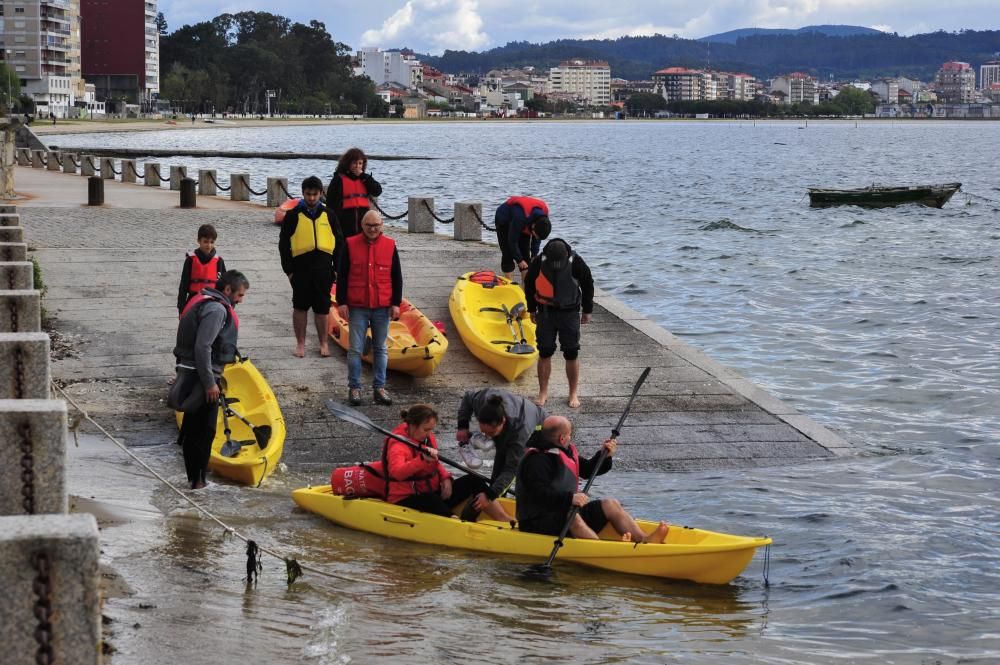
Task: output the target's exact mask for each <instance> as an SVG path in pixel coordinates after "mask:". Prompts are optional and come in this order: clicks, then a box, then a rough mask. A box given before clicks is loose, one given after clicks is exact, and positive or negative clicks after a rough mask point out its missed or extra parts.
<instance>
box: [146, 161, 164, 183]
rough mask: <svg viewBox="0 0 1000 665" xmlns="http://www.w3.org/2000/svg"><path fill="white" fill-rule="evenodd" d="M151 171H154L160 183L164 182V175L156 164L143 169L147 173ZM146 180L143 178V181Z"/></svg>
mask: <svg viewBox="0 0 1000 665" xmlns="http://www.w3.org/2000/svg"><path fill="white" fill-rule="evenodd" d="M150 169H152V170H153V173H155V174H156V177H157V178H159V179H160V182H163V174H162V173H160V167H159V166H156V165H155V164H146V168H145V169H143V170H144V171H146V172H148V171H149V170H150ZM145 179H146V178H145V177H143V180H145Z"/></svg>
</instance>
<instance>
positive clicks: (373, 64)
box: [354, 46, 424, 88]
mask: <svg viewBox="0 0 1000 665" xmlns="http://www.w3.org/2000/svg"><path fill="white" fill-rule="evenodd" d="M357 60H358V66H357V67H356V68H355V70H354V73H355V74H356V75H358V76H367V77H368V78H370V79H371V80H372V82H373V83H375V85H376V86H380V85H383V84H385V83H398V84H400V85H405V86H406V87H407V88H416V87H417V86H419V85H420V84H421V83H423V81H424V67H423V65H422V64H421V63H420V61H419V60H417V59H416V58H415V57H414V56H413V55H412V54H410V53H403V52H401V51H382V50H380V49H379V48H378V47H375V46H368V47H365V48H363V49H361V50H360V51H358V54H357Z"/></svg>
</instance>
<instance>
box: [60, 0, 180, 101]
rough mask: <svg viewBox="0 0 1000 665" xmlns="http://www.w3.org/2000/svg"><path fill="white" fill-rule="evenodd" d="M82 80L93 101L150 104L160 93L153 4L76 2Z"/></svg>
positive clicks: (144, 0) (145, 0) (143, 0)
mask: <svg viewBox="0 0 1000 665" xmlns="http://www.w3.org/2000/svg"><path fill="white" fill-rule="evenodd" d="M79 1H80V13H81V17H82V40H81V41H82V54H83V77H84V78H85V79H86V80H87V81H88V82H89V83H93V84H94V86H95V89H96V93H97V98H98V99H100V100H102V101H106V102H112V101H114V102H121V101H126V102H130V103H133V104H145V105H149V104H150V102H151V101H152V99H153V98H155V97H156V96H157V95H158V94H159V92H160V34H159V31H158V30H157V28H156V0H79Z"/></svg>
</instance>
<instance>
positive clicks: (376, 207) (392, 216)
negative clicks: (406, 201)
mask: <svg viewBox="0 0 1000 665" xmlns="http://www.w3.org/2000/svg"><path fill="white" fill-rule="evenodd" d="M371 202H372V205H374V206H375V209H376V210H378V211H379V213H381V214H382V217H383V218H385V219H388V220H389V221H392V222H395V221H396V220H399V219H403V218H404V217H406V216H407V215H408V214H409V212H410V211H409V210H407V211H406V212H404V213H403V214H402V215H390V214H389V213H387V212H386V211H385V210H382V206H380V205H379V204H378V201H376V200H375V199H371ZM425 203H426V201H425Z"/></svg>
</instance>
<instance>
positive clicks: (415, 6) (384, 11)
mask: <svg viewBox="0 0 1000 665" xmlns="http://www.w3.org/2000/svg"><path fill="white" fill-rule="evenodd" d="M159 6H160V11H162V12H163V13H164V15H165V17H166V19H167V23H168V26H169V30H170V31H173V30H176V29H177V28H179V27H181V26H182V25H184V24H190V23H197V22H199V21H206V20H210V19H211V18H214V17H215V16H218V15H219V14H223V13H235V12H239V11H269V12H272V13H279V14H281V15H282V16H286V17H288V18H290V19H292V20H294V21H299V22H308V21H309V20H312V19H316V20H319V21H323V22H324V23H325V24H326V26H327V29H328V30H329V31H330V33H331V34H332V35H333V36H334V37H335V38H336V39H337V40H338V41H342V42H344V43H346V44H348V45H350V46H351V47H352V48H353V49H358V48H360V47H362V46H381V47H383V48H401V47H408V48H411V49H414V50H415V51H418V52H421V53H430V54H435V55H437V54H440V53H442V52H443V51H444V50H445V49H452V50H470V51H482V50H487V49H490V48H493V47H497V46H503V45H504V44H506V43H507V42H510V41H529V42H536V43H537V42H548V41H554V40H557V39H586V38H596V39H605V38H616V37H620V36H624V35H652V34H657V33H659V34H665V35H674V34H676V35H678V36H680V37H683V38H686V39H698V38H700V37H704V36H707V35H712V34H717V33H720V32H726V31H729V30H734V29H739V28H752V27H757V28H793V29H794V28H800V27H802V26H806V25H817V24H841V25H859V26H864V27H869V28H875V29H879V30H883V31H886V32H897V33H899V34H901V35H911V34H920V33H926V32H934V31H936V30H946V31H955V30H961V29H971V30H996V29H1000V15H998V14H997V13H996V11H995V3H994V1H993V0H958V1H957V2H954V3H950V4H945V5H942V4H941V3H937V2H930V1H927V0H915V1H911V2H906V1H905V0H872V1H871V2H867V3H857V2H855V1H853V0H707V1H706V2H702V3H697V4H695V3H687V2H683V1H682V0H665V1H660V2H649V1H647V0H623V1H622V2H617V3H613V4H608V3H603V2H598V1H596V0H577V1H574V2H571V1H569V0H551V1H548V2H544V3H536V4H534V5H530V6H527V7H526V6H524V5H523V4H522V3H516V2H512V1H511V0H386V1H384V2H380V3H372V4H371V5H359V4H358V3H348V2H345V1H343V0H333V1H332V2H327V3H324V4H323V5H321V6H317V5H315V3H313V2H311V1H309V0H286V2H284V3H283V4H282V6H281V8H280V10H277V11H276V10H275V8H274V6H273V3H270V2H267V1H266V0H243V1H242V2H238V3H237V2H233V1H232V0H160V2H159ZM987 17H994V18H992V21H990V20H989V19H988V18H987Z"/></svg>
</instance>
